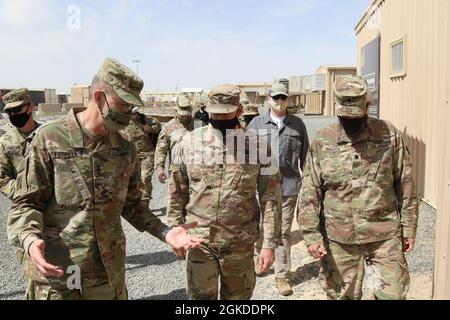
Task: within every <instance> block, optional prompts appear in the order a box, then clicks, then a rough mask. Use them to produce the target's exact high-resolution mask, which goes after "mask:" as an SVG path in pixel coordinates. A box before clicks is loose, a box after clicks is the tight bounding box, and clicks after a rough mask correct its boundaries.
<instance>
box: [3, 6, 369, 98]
mask: <svg viewBox="0 0 450 320" xmlns="http://www.w3.org/2000/svg"><path fill="white" fill-rule="evenodd" d="M369 2H370V1H369V0H340V1H336V0H278V1H275V0H266V1H256V0H241V1H237V0H231V1H214V0H210V1H206V0H147V1H145V0H118V1H106V0H89V1H88V0H81V1H77V0H70V1H67V0H0V39H1V45H0V48H1V49H0V70H1V71H0V74H1V76H0V87H18V86H27V87H30V88H43V87H47V88H57V89H58V90H59V91H62V92H68V88H69V86H70V85H72V84H74V83H78V84H88V83H89V82H90V80H91V79H92V77H93V75H94V74H95V73H96V71H97V69H98V67H99V66H100V64H101V62H102V61H103V59H104V58H105V57H108V56H111V57H115V58H117V59H118V60H120V61H121V62H123V63H125V64H127V65H129V66H130V67H132V68H133V69H135V65H134V64H133V62H132V61H133V59H140V60H141V61H142V63H141V64H140V71H139V73H140V75H141V77H142V78H143V79H144V80H145V89H146V90H160V91H163V90H175V88H176V87H178V88H185V87H189V88H192V87H200V88H204V89H207V88H210V87H211V86H214V85H216V84H219V83H239V82H262V81H272V80H273V79H274V78H279V77H288V76H289V75H297V74H310V73H313V72H315V70H316V69H317V67H318V66H319V65H351V64H355V56H356V38H355V34H354V27H355V26H356V23H357V22H358V20H359V18H360V17H361V16H362V14H363V12H364V11H365V9H367V7H368V5H369ZM78 13H79V14H78Z"/></svg>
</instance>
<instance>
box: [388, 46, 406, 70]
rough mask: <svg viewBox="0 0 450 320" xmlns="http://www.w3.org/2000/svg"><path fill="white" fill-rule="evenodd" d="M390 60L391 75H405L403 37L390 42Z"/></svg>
mask: <svg viewBox="0 0 450 320" xmlns="http://www.w3.org/2000/svg"><path fill="white" fill-rule="evenodd" d="M391 60H392V75H393V76H404V75H406V68H405V38H402V39H400V40H397V41H395V42H393V43H391Z"/></svg>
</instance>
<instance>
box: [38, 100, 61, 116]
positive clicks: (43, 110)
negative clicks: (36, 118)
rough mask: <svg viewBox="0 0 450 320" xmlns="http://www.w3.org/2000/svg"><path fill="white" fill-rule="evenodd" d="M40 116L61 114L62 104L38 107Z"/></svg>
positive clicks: (46, 104) (41, 104)
mask: <svg viewBox="0 0 450 320" xmlns="http://www.w3.org/2000/svg"><path fill="white" fill-rule="evenodd" d="M38 112H39V115H40V116H42V115H45V114H52V113H61V112H62V109H61V104H59V103H40V104H39V107H38Z"/></svg>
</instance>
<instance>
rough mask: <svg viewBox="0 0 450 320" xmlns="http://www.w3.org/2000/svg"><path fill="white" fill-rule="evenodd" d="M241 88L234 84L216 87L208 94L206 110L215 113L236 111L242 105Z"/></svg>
mask: <svg viewBox="0 0 450 320" xmlns="http://www.w3.org/2000/svg"><path fill="white" fill-rule="evenodd" d="M240 94H241V90H240V89H239V87H238V86H235V85H232V84H223V85H220V86H217V87H214V88H212V89H211V90H210V92H209V94H208V103H207V106H206V111H207V112H208V113H213V114H228V113H232V112H236V111H237V110H238V109H239V106H240V100H241V98H240Z"/></svg>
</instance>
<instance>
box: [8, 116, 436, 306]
mask: <svg viewBox="0 0 450 320" xmlns="http://www.w3.org/2000/svg"><path fill="white" fill-rule="evenodd" d="M333 121H335V120H334V119H332V118H331V119H330V118H324V117H306V118H305V123H306V126H307V128H308V132H309V135H310V138H313V137H314V135H315V133H316V132H317V130H319V129H320V128H322V127H324V126H326V125H328V124H329V123H330V122H333ZM153 183H154V200H152V203H151V209H152V210H153V212H154V213H155V214H156V215H158V216H159V217H160V218H162V219H163V220H164V216H165V207H166V193H167V186H165V185H161V184H160V183H159V182H157V181H156V180H155V179H154V181H153ZM9 206H10V203H9V201H8V200H6V199H5V198H4V197H3V196H0V253H1V256H0V270H1V274H0V300H5V299H6V300H10V299H15V300H17V299H22V298H23V296H24V288H25V285H24V282H23V280H22V278H21V275H20V269H19V266H18V264H17V262H16V260H15V255H14V249H13V248H11V247H10V246H9V245H8V244H7V237H6V216H7V212H8V210H9ZM420 209H421V216H420V227H419V232H418V239H417V240H418V244H417V248H416V250H415V251H414V253H412V254H409V255H408V256H407V258H408V262H409V264H410V268H411V289H410V294H409V298H410V299H430V298H431V290H432V273H433V263H434V257H433V254H434V240H435V239H434V230H435V221H436V212H435V211H434V210H433V209H432V208H431V207H429V206H427V205H425V204H423V205H421V208H420ZM124 229H125V233H126V235H127V285H128V289H129V294H130V299H133V300H167V299H170V300H180V299H187V295H186V292H185V289H184V288H185V271H184V270H185V262H183V261H179V260H177V258H176V257H175V256H174V255H173V254H172V253H171V251H170V250H169V249H168V247H167V246H166V245H165V244H163V243H161V242H160V241H158V240H156V239H154V238H153V237H151V236H149V235H147V234H141V233H139V232H138V231H136V230H134V229H133V228H132V227H131V226H130V225H129V224H128V223H126V222H125V221H124ZM293 238H294V243H295V245H294V246H293V249H292V269H293V270H292V273H291V275H290V282H291V284H292V285H293V287H294V295H293V296H291V297H289V298H282V297H280V296H279V295H278V293H277V291H276V289H275V286H274V281H275V280H274V277H273V274H269V275H268V276H266V277H264V278H259V279H258V282H257V287H256V290H255V295H254V299H257V300H277V299H291V300H297V299H308V300H320V299H325V295H324V293H323V292H322V290H321V288H320V286H319V284H318V280H317V274H318V271H319V265H318V263H317V262H315V261H314V260H313V259H312V258H310V257H309V256H308V254H307V252H306V246H305V245H304V242H303V241H302V237H301V233H300V231H299V230H298V226H297V224H296V223H294V228H293ZM365 298H366V299H367V298H370V295H369V292H368V290H367V289H366V290H365Z"/></svg>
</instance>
